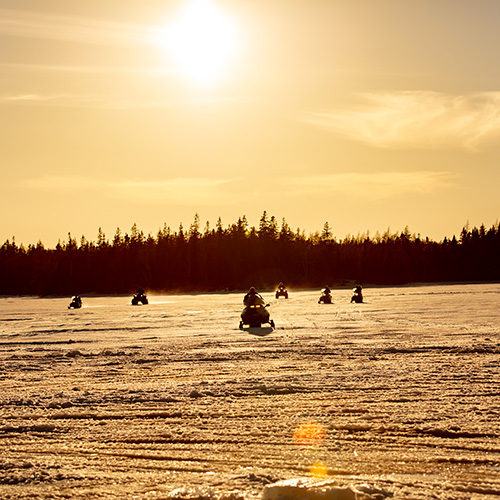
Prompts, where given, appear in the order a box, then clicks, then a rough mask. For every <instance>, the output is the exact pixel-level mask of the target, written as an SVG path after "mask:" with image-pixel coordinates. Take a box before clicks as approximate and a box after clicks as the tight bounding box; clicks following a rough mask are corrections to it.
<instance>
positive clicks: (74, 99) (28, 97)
mask: <svg viewBox="0 0 500 500" xmlns="http://www.w3.org/2000/svg"><path fill="white" fill-rule="evenodd" d="M2 102H3V103H6V104H27V105H40V106H60V107H82V106H85V107H88V106H89V105H91V106H98V105H99V106H101V105H102V104H103V103H102V102H101V100H100V99H99V98H98V97H97V96H95V95H84V94H16V95H4V96H0V103H2Z"/></svg>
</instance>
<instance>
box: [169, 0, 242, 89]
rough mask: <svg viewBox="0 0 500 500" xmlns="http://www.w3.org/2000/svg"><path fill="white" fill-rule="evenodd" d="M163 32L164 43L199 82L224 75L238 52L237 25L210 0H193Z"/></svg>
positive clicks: (212, 79)
mask: <svg viewBox="0 0 500 500" xmlns="http://www.w3.org/2000/svg"><path fill="white" fill-rule="evenodd" d="M161 33H162V34H161V37H160V43H161V44H162V45H163V46H165V47H166V48H167V50H168V51H169V53H170V55H171V56H172V57H173V58H174V59H175V60H176V61H177V62H178V64H179V65H180V67H181V70H182V71H183V73H184V74H185V75H186V76H187V77H188V78H189V79H190V80H191V81H192V82H194V83H196V84H200V85H206V84H210V83H213V82H214V81H216V80H218V79H220V78H222V76H223V74H224V72H225V71H226V70H227V67H228V63H229V62H230V60H231V59H232V58H233V57H234V55H235V52H236V50H235V49H236V43H237V33H236V26H235V25H234V22H233V21H232V19H230V18H229V17H228V16H226V15H225V13H224V12H222V11H221V10H220V9H219V8H217V7H216V6H215V5H214V4H213V3H212V2H211V1H210V0H190V1H189V3H187V4H186V5H185V6H184V7H183V8H182V9H181V11H180V12H179V14H178V16H177V18H176V19H174V21H173V22H172V24H170V25H169V26H168V27H166V28H165V29H164V30H162V32H161Z"/></svg>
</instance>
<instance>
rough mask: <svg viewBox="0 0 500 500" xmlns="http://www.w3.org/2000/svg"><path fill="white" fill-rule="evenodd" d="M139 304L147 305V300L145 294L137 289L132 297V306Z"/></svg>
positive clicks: (140, 289)
mask: <svg viewBox="0 0 500 500" xmlns="http://www.w3.org/2000/svg"><path fill="white" fill-rule="evenodd" d="M139 303H141V304H149V301H148V298H147V296H146V292H145V291H144V290H143V289H142V288H139V290H137V292H135V295H134V297H133V298H132V305H133V306H137V305H138V304H139Z"/></svg>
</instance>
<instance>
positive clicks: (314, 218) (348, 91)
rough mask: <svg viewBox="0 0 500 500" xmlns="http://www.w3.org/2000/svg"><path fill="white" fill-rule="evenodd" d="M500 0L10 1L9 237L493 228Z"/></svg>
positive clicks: (499, 144) (5, 65) (5, 68)
mask: <svg viewBox="0 0 500 500" xmlns="http://www.w3.org/2000/svg"><path fill="white" fill-rule="evenodd" d="M499 19H500V2H498V1H497V0H480V1H477V2H472V1H470V0H418V1H417V0H376V1H375V0H349V1H347V0H307V1H306V0H185V1H181V0H163V1H160V0H144V1H137V0H85V1H81V2H80V1H79V2H77V1H74V2H73V1H67V0H44V1H40V0H23V1H20V0H0V47H1V51H0V132H1V133H0V155H1V164H2V183H1V184H0V206H1V210H2V213H3V217H2V224H1V225H0V243H1V242H3V241H5V240H6V239H7V238H9V239H10V238H12V236H15V238H16V241H17V242H18V243H21V242H22V243H24V244H28V243H36V242H37V241H38V240H42V242H43V243H44V244H45V245H46V246H49V247H51V246H54V245H55V244H56V243H57V240H58V239H61V240H65V239H66V238H67V233H68V232H71V234H72V236H73V237H76V238H77V239H79V238H80V236H81V235H82V234H84V235H85V236H86V237H87V239H91V240H95V239H96V235H97V230H98V228H99V227H102V229H103V231H104V232H105V234H106V236H107V237H109V238H112V236H113V234H114V232H115V229H116V228H117V227H120V228H121V230H122V232H129V230H130V228H131V226H132V225H133V224H134V223H137V225H138V227H139V228H140V229H141V230H143V231H144V232H146V233H148V232H152V233H153V234H156V231H157V230H158V228H160V227H161V226H163V223H166V224H167V225H169V226H171V227H172V229H174V230H175V229H177V228H178V227H179V224H180V223H182V224H183V225H184V227H186V228H187V227H189V225H190V224H191V222H192V221H193V217H194V214H195V213H196V212H197V213H198V214H199V216H200V219H201V221H202V225H203V226H204V225H205V221H210V224H211V225H212V226H214V225H215V223H216V221H217V218H218V217H219V216H220V217H221V218H222V222H223V224H224V225H226V224H229V223H233V222H235V221H236V220H237V218H238V217H240V216H242V215H246V216H247V218H248V220H249V222H250V223H251V224H252V225H257V224H258V221H259V218H260V215H261V214H262V212H263V211H264V210H266V211H267V212H268V213H269V214H271V215H274V216H276V217H277V219H278V220H279V221H281V218H283V217H285V218H286V220H287V222H288V223H289V224H290V226H291V227H292V228H294V229H295V228H297V227H300V228H301V229H304V230H305V231H306V233H309V232H314V231H316V230H321V229H322V227H323V224H324V223H325V222H326V221H328V222H329V224H330V226H331V227H332V228H333V233H334V235H335V236H336V237H338V238H342V237H344V236H345V235H347V234H357V233H364V232H367V231H369V232H370V234H371V235H374V234H375V233H376V232H377V231H379V232H384V231H385V230H387V228H390V229H391V231H393V232H394V231H402V230H403V229H404V228H405V226H409V228H410V231H411V232H414V233H421V235H422V236H429V237H431V238H433V239H436V240H441V239H442V238H443V237H444V236H448V237H450V236H453V234H456V235H458V234H459V232H460V230H461V228H462V227H463V226H464V225H465V224H466V223H467V222H468V221H469V222H470V224H471V225H477V226H479V225H480V224H481V223H485V224H486V226H487V227H489V226H491V225H492V224H493V223H495V222H496V221H497V220H498V218H499V216H500V201H499V200H500V198H499V196H498V185H499V184H500V168H499V165H498V160H499V153H500V65H499V64H498V57H499V56H498V47H500V30H498V21H499Z"/></svg>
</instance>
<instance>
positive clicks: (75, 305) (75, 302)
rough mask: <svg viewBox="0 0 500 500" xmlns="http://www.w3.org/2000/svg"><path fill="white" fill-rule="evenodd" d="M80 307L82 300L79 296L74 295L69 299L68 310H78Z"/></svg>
mask: <svg viewBox="0 0 500 500" xmlns="http://www.w3.org/2000/svg"><path fill="white" fill-rule="evenodd" d="M80 307H82V299H81V297H80V296H79V295H75V296H74V297H72V298H71V302H70V304H69V306H68V309H80Z"/></svg>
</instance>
